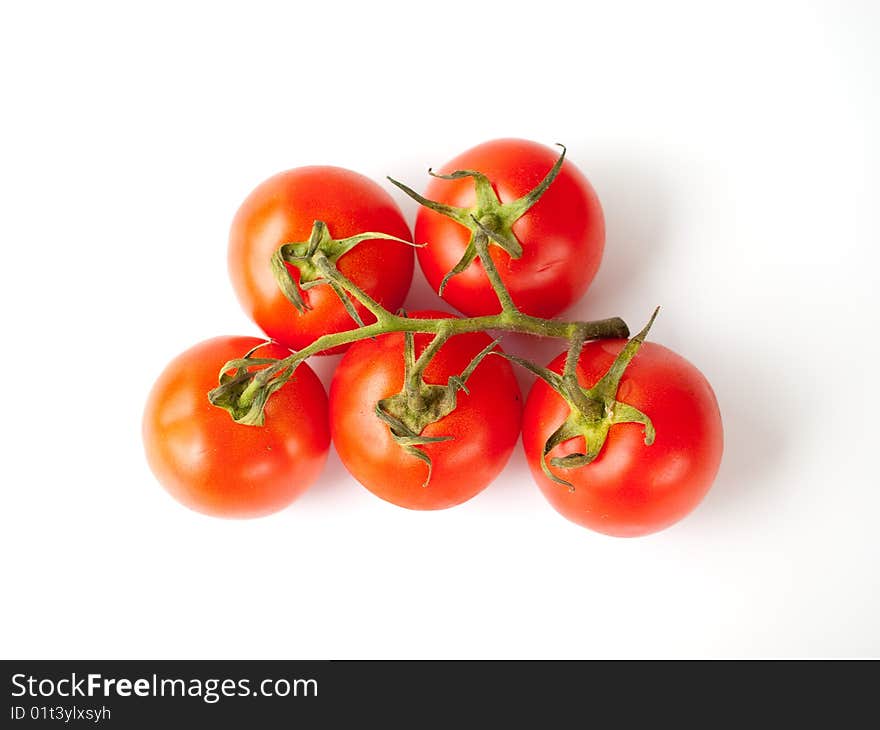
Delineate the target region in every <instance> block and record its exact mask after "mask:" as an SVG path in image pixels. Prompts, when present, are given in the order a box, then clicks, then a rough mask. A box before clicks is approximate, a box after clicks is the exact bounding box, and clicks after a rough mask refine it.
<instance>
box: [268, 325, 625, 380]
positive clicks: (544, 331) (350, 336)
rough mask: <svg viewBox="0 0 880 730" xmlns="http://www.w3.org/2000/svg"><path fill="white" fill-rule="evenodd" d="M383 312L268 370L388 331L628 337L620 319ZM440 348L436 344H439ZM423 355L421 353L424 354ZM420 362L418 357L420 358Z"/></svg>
mask: <svg viewBox="0 0 880 730" xmlns="http://www.w3.org/2000/svg"><path fill="white" fill-rule="evenodd" d="M382 311H383V317H381V318H380V319H379V321H377V322H373V323H372V324H368V325H366V326H364V327H358V328H357V329H353V330H346V331H344V332H335V333H333V334H329V335H323V336H321V337H319V338H318V339H317V340H315V341H314V342H313V343H312V344H311V345H308V346H307V347H304V348H303V349H302V350H299V351H298V352H295V353H293V354H292V355H290V356H289V357H287V358H285V359H284V360H279V361H278V364H277V365H274V366H273V367H272V368H271V370H272V371H273V372H280V371H281V370H283V369H284V368H285V367H289V366H291V365H293V366H296V365H298V364H299V363H301V362H303V361H304V360H306V359H307V358H309V357H311V356H312V355H317V354H318V353H320V352H323V351H324V350H332V349H333V348H335V347H339V346H341V345H348V344H351V343H352V342H359V341H360V340H367V339H370V338H373V337H378V336H379V335H385V334H389V333H391V332H414V333H415V332H420V333H424V334H433V335H437V334H439V333H441V332H443V333H446V338H447V339H448V338H449V337H453V336H454V335H462V334H466V333H468V332H482V331H485V330H501V331H504V332H518V333H520V334H528V335H537V336H538V337H555V338H558V339H564V340H567V339H569V338H571V337H572V336H573V335H574V334H575V332H578V331H582V332H583V336H584V339H586V340H600V339H609V338H624V337H628V336H629V328H628V327H627V326H626V322H624V321H623V320H622V319H621V318H620V317H609V318H608V319H597V320H593V321H588V322H561V321H558V320H553V319H541V318H540V317H532V316H530V315H528V314H523V313H522V312H501V313H500V314H491V315H487V316H483V317H467V318H464V319H445V318H444V319H414V318H410V317H401V316H399V315H396V314H391V313H390V312H388V311H387V310H382ZM440 344H442V343H440ZM438 348H439V345H438ZM423 354H424V353H423ZM420 359H421V358H420Z"/></svg>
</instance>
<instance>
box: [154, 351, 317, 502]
mask: <svg viewBox="0 0 880 730" xmlns="http://www.w3.org/2000/svg"><path fill="white" fill-rule="evenodd" d="M261 342H263V340H259V339H256V338H254V337H215V338H213V339H210V340H205V341H204V342H201V343H199V344H197V345H195V346H194V347H191V348H190V349H188V350H186V351H185V352H183V353H182V354H180V355H178V356H177V357H176V358H175V359H174V360H172V361H171V363H170V364H169V365H168V366H167V367H166V368H165V370H164V371H163V372H162V374H161V375H160V376H159V379H158V380H157V381H156V383H155V385H154V386H153V389H152V391H151V393H150V395H149V398H148V400H147V405H146V409H145V412H144V419H143V439H144V447H145V449H146V454H147V460H148V462H149V464H150V467H151V468H152V470H153V472H154V473H155V475H156V477H157V478H158V480H159V482H160V483H161V484H162V485H163V486H164V487H165V488H166V489H167V490H168V491H169V492H170V493H171V495H172V496H173V497H175V498H176V499H177V500H179V501H180V502H182V503H183V504H185V505H186V506H187V507H190V508H192V509H194V510H196V511H198V512H203V513H205V514H209V515H216V516H220V517H258V516H261V515H266V514H269V513H271V512H276V511H277V510H280V509H283V508H284V507H286V506H287V505H289V504H290V503H291V502H292V501H293V500H294V499H296V498H297V497H298V496H299V495H300V494H302V492H304V491H305V490H306V488H307V487H309V486H310V485H311V484H312V483H313V482H314V481H315V479H317V477H318V474H319V472H320V471H321V469H322V467H323V466H324V462H325V460H326V458H327V451H328V449H329V446H330V430H329V426H328V423H327V396H326V394H325V393H324V387H323V386H322V385H321V381H320V380H318V377H317V376H316V375H315V373H314V371H313V370H312V369H311V368H309V367H308V365H306V364H302V365H300V366H299V367H298V368H297V369H296V371H295V373H294V375H293V377H292V378H291V379H290V380H289V381H288V382H287V383H286V384H285V385H284V386H283V387H282V388H280V389H279V390H278V391H276V392H275V393H274V394H273V395H272V397H271V398H269V401H268V403H267V404H266V408H265V425H264V426H245V425H242V424H239V423H236V422H235V421H233V420H232V418H231V417H230V415H229V414H228V413H227V412H226V411H225V410H223V409H221V408H218V407H215V406H213V405H211V403H210V402H209V401H208V392H209V391H210V390H211V389H212V388H214V387H216V386H217V377H218V374H219V372H220V368H221V367H222V366H223V365H224V363H226V362H228V361H229V360H232V359H235V358H240V357H242V356H243V355H244V354H245V353H246V352H248V350H250V349H252V348H254V347H257V346H258V345H260V343H261ZM289 354H290V353H289V352H288V351H287V350H286V349H284V348H283V347H280V346H278V345H275V344H266V345H264V346H263V347H260V349H259V350H257V351H256V353H255V357H272V358H282V357H286V356H287V355H289Z"/></svg>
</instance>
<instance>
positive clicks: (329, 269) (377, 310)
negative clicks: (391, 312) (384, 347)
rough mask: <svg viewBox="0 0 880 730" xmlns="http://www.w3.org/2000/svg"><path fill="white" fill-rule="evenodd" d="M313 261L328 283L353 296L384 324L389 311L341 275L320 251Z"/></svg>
mask: <svg viewBox="0 0 880 730" xmlns="http://www.w3.org/2000/svg"><path fill="white" fill-rule="evenodd" d="M313 260H314V262H315V267H316V268H317V269H318V271H320V272H321V274H322V275H323V276H324V277H325V278H326V279H327V280H328V281H331V282H333V283H334V284H336V285H337V286H338V287H339V288H340V289H342V290H344V291H347V292H348V293H349V294H351V295H352V296H353V297H354V298H355V299H357V300H358V302H360V303H361V304H362V305H363V306H364V308H365V309H367V310H369V311H370V312H371V313H372V315H373V316H374V317H375V318H376V319H377V320H378V321H379V322H382V321H383V320H384V319H385V318H386V317H387V316H388V310H386V309H385V307H383V306H382V305H381V304H379V302H377V301H376V300H375V299H373V297H371V296H370V295H369V294H367V293H366V292H365V291H364V290H363V289H361V288H360V287H359V286H358V285H357V284H355V283H354V282H353V281H351V279H349V278H347V277H346V276H344V275H342V274H340V273H339V269H337V268H336V267H335V266H334V265H333V264H332V263H331V262H330V260H329V259H328V258H327V256H325V255H324V254H323V253H321V252H320V251H319V252H317V253H316V254H315V255H314V257H313Z"/></svg>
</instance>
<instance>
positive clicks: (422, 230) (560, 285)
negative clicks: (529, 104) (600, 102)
mask: <svg viewBox="0 0 880 730" xmlns="http://www.w3.org/2000/svg"><path fill="white" fill-rule="evenodd" d="M558 156H559V150H558V149H551V148H549V147H545V146H544V145H540V144H537V143H536V142H529V141H527V140H522V139H497V140H493V141H491V142H486V143H484V144H481V145H478V146H477V147H474V148H472V149H470V150H468V151H466V152H464V153H463V154H461V155H459V156H458V157H456V158H455V159H454V160H452V161H450V162H448V163H447V164H445V165H443V167H442V168H440V170H439V172H441V173H451V172H453V171H455V170H462V169H469V170H477V171H479V172H482V173H483V174H485V175H486V176H487V177H488V178H489V180H490V181H491V182H492V184H493V187H494V188H495V192H496V194H497V195H498V197H499V199H500V200H501V202H502V203H510V202H512V201H514V200H516V199H517V198H519V197H521V196H522V195H525V194H526V193H528V192H529V191H530V190H531V189H532V188H534V187H535V186H536V185H537V184H538V183H539V182H541V180H542V179H543V178H544V176H545V175H546V174H547V173H548V172H549V171H550V169H551V168H552V167H553V164H554V163H555V162H556V159H557V157H558ZM425 197H427V198H429V199H431V200H437V201H440V202H442V203H446V204H448V205H454V206H459V207H469V206H472V205H473V204H474V202H475V197H474V183H473V180H472V179H471V178H462V179H459V180H441V179H438V178H433V179H432V180H431V182H430V183H429V184H428V187H427V190H426V191H425ZM513 233H514V235H515V236H516V238H517V240H518V241H519V242H520V244H522V248H523V254H522V256H521V257H520V258H518V259H512V258H511V257H510V256H508V254H507V253H505V252H504V251H502V250H501V249H500V248H498V247H497V246H491V247H490V251H491V256H492V259H493V261H494V262H495V265H496V266H497V268H498V271H499V273H500V275H501V278H502V280H503V281H504V283H505V285H506V286H507V289H508V291H509V292H510V294H511V296H512V298H513V301H514V303H515V304H516V305H517V306H518V307H519V308H520V309H521V310H522V311H523V312H525V313H526V314H531V315H534V316H536V317H553V316H555V315H557V314H559V313H560V312H561V311H562V310H564V309H566V308H567V307H569V306H570V305H572V304H573V303H574V302H576V301H577V300H578V299H580V297H581V296H582V295H583V294H584V292H586V290H587V287H588V286H589V284H590V282H591V281H592V280H593V277H594V276H595V275H596V272H597V271H598V270H599V264H600V262H601V260H602V251H603V249H604V246H605V220H604V217H603V214H602V207H601V205H600V204H599V199H598V197H597V196H596V193H595V191H594V190H593V187H592V186H591V185H590V182H589V181H588V180H587V178H586V177H584V175H583V174H582V173H581V172H580V170H578V169H577V167H575V165H574V164H573V163H572V162H570V161H569V160H568V159H566V161H565V162H564V163H563V165H562V169H561V170H560V172H559V175H558V176H557V177H556V179H555V180H554V181H553V183H552V184H551V185H550V187H549V188H548V189H547V190H546V192H545V193H544V195H543V196H542V197H541V199H540V200H539V201H538V202H537V203H536V204H535V205H534V206H533V207H532V208H531V209H530V210H529V211H528V212H527V213H526V214H525V215H524V216H523V217H522V218H520V219H519V220H518V221H517V222H516V223H515V224H514V225H513ZM469 236H470V232H469V231H468V230H467V229H466V228H464V226H461V225H460V224H458V223H456V222H455V221H453V220H451V219H450V218H447V217H445V216H443V215H441V214H439V213H437V212H435V211H432V210H430V209H428V208H424V207H423V208H420V210H419V213H418V216H417V218H416V225H415V240H416V241H417V242H419V243H425V242H426V243H427V246H426V247H424V248H421V249H419V250H418V258H419V265H420V266H421V267H422V271H424V273H425V277H426V278H427V280H428V282H429V283H430V285H431V286H432V287H433V288H434V291H437V290H438V289H439V286H440V282H441V281H442V279H443V277H444V276H445V275H446V273H447V272H448V271H450V270H451V269H452V268H453V267H454V266H455V264H456V263H457V262H458V260H459V259H460V258H461V256H462V254H463V253H464V251H465V247H466V246H467V242H468V238H469ZM443 298H444V299H445V300H446V301H448V302H449V303H450V304H451V305H452V306H454V307H455V308H456V309H458V310H459V311H461V312H464V313H465V314H467V315H469V316H479V315H486V314H496V313H497V312H499V311H500V306H499V304H498V299H497V297H496V296H495V293H494V291H493V289H492V287H491V285H490V284H489V280H488V279H487V278H486V274H485V272H484V270H483V266H482V264H480V263H479V261H476V262H474V263H473V264H471V266H469V267H468V268H467V269H466V270H465V271H463V272H462V273H461V274H458V275H456V276H454V277H452V278H451V279H450V280H449V281H448V283H447V284H446V288H445V290H444V292H443Z"/></svg>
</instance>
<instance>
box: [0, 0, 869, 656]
mask: <svg viewBox="0 0 880 730" xmlns="http://www.w3.org/2000/svg"><path fill="white" fill-rule="evenodd" d="M877 7H878V6H877V5H876V4H874V3H871V2H868V1H866V2H848V3H837V2H833V3H832V2H828V3H820V2H790V3H784V2H760V3H754V4H753V3H724V4H720V3H718V4H716V3H703V2H692V3H680V2H664V3H651V2H646V3H632V2H630V3H627V2H622V3H607V2H602V3H595V4H587V3H557V2H550V1H548V0H544V2H541V3H515V2H510V1H508V2H466V3H457V2H452V1H451V0H444V2H442V3H416V2H406V3H399V4H392V3H381V2H362V3H352V4H351V5H347V4H341V3H334V2H320V3H278V4H261V3H240V4H237V5H224V4H220V3H214V2H212V3H204V4H197V3H186V4H184V3H167V4H165V3H148V4H147V3H144V4H141V6H140V9H136V7H135V6H134V5H133V4H128V3H125V4H123V3H108V4H106V5H99V4H96V3H56V4H51V3H16V4H12V3H5V4H3V6H2V10H0V75H2V76H0V79H2V87H0V94H2V98H0V104H2V114H0V128H2V135H0V235H2V248H0V256H2V272H3V274H2V287H0V297H2V308H3V337H2V366H3V372H4V377H3V378H2V400H0V402H2V406H3V407H2V421H0V422H2V426H0V428H2V431H3V438H2V442H0V443H2V449H3V469H2V475H3V476H2V483H3V486H2V500H3V501H2V509H0V547H2V554H0V564H2V586H3V589H2V590H3V594H4V598H3V600H2V602H0V611H2V625H0V655H2V656H3V657H5V658H25V657H30V658H45V657H56V658H66V657H70V658H72V657H78V658H98V657H101V658H141V657H156V658H158V657H169V658H170V657H174V658H183V657H186V658H210V657H227V658H342V657H369V658H384V657H418V658H434V657H522V658H525V657H550V658H556V657H572V658H575V657H654V656H662V657H702V656H709V657H717V656H727V657H740V656H757V657H780V656H793V657H802V656H867V655H873V656H876V655H880V626H878V621H877V616H878V614H880V573H878V558H880V539H878V535H880V528H878V522H880V479H878V478H877V474H876V471H877V467H876V465H877V453H878V442H877V438H878V412H880V403H878V384H877V373H878V360H880V348H878V344H877V342H878V340H877V332H878V324H880V323H878V317H877V313H878V311H880V308H878V302H877V295H876V289H877V284H878V274H877V270H878V265H880V257H878V253H877V252H878V245H880V240H878V216H877V205H878V194H880V184H878V169H880V155H878V140H877V132H876V130H877V129H880V105H878V101H877V98H878V96H877V88H876V79H877V74H878V71H880V68H878V65H880V64H878V55H877V51H876V40H877V37H878V30H880V23H878V21H880V14H878V9H877ZM499 136H522V137H527V138H532V139H535V140H538V141H541V142H545V143H547V144H552V143H554V142H557V141H561V142H564V143H566V144H567V145H568V149H569V155H570V159H571V160H572V161H574V162H575V163H576V164H578V165H579V166H580V167H581V168H582V169H583V170H584V171H585V172H586V174H587V175H588V176H589V177H590V179H591V180H592V182H593V184H594V186H595V187H596V189H597V191H598V193H599V196H600V198H601V200H602V203H603V205H604V208H605V212H606V216H607V227H608V241H607V248H606V256H605V259H604V262H603V265H602V269H601V271H600V272H599V275H598V277H597V279H596V281H595V284H594V286H593V287H592V288H591V290H590V292H589V293H588V295H587V296H586V298H585V299H584V300H583V302H582V303H581V304H580V305H579V306H577V307H576V308H575V310H574V311H573V312H571V313H570V314H572V315H573V316H574V315H576V316H582V317H587V318H594V317H604V316H609V315H613V314H620V315H622V316H623V317H625V318H626V319H627V321H628V322H630V324H631V325H633V326H636V325H641V323H642V322H643V321H644V320H645V319H646V318H647V316H648V315H649V313H650V311H651V309H652V308H653V307H654V306H655V305H657V304H660V305H662V306H663V311H662V314H661V317H660V319H659V320H658V321H657V323H656V325H655V327H654V329H653V331H652V333H651V337H652V338H653V339H654V340H656V341H658V342H662V343H664V344H666V345H668V346H670V347H672V348H673V349H676V350H678V351H679V352H681V353H682V354H683V355H684V356H686V357H687V358H689V359H690V360H692V361H693V362H694V363H695V364H696V365H697V366H698V367H700V368H701V369H702V370H703V372H705V374H706V375H707V377H708V378H709V380H710V381H711V382H712V383H713V385H714V387H715V390H716V393H717V395H718V398H719V401H720V404H721V408H722V413H723V416H724V423H725V429H726V450H725V456H724V461H723V464H722V467H721V472H720V474H719V477H718V480H717V482H716V484H715V486H714V488H713V489H712V491H711V493H710V494H709V495H708V497H707V499H706V500H705V502H704V503H703V504H702V505H701V506H700V507H699V508H698V509H697V510H696V511H695V512H694V513H693V514H692V515H691V516H690V517H689V518H687V519H686V520H684V521H683V522H681V523H679V524H678V525H677V526H675V527H673V528H671V529H669V530H667V531H665V532H663V533H660V534H658V535H655V536H652V537H648V538H643V539H636V540H620V539H612V538H608V537H603V536H601V535H598V534H593V533H590V532H588V531H586V530H583V529H581V528H578V527H576V526H574V525H572V524H570V523H568V522H567V521H565V520H564V519H563V518H562V517H560V516H558V515H557V514H556V513H555V512H554V511H553V510H552V509H551V508H550V507H549V506H548V505H547V504H546V503H545V502H544V500H543V498H542V497H541V495H540V494H539V492H538V490H537V488H536V487H535V486H534V485H533V483H532V481H531V479H530V477H529V475H528V473H527V470H526V468H525V464H524V459H523V457H522V455H521V454H519V453H517V454H516V455H515V456H514V458H513V459H512V461H511V463H510V465H509V466H508V468H507V470H506V471H505V472H504V473H503V475H502V476H501V477H500V478H499V480H498V481H497V482H495V483H494V484H493V485H491V486H490V487H489V489H488V490H486V491H485V492H483V493H482V494H481V495H479V496H478V497H477V498H475V499H474V500H473V501H471V502H469V503H467V504H466V505H464V506H461V507H459V508H456V509H453V510H450V511H445V512H440V513H412V512H408V511H405V510H402V509H399V508H395V507H393V506H390V505H388V504H385V503H384V502H381V501H380V500H378V499H376V498H375V497H373V496H371V495H370V494H369V493H368V492H367V491H366V490H364V489H363V488H362V487H361V486H360V485H358V484H357V483H356V482H355V481H354V480H353V479H352V478H351V477H349V476H348V475H347V473H346V472H345V470H344V468H343V467H342V466H341V465H340V463H339V461H338V459H337V458H336V456H335V455H334V454H332V453H331V456H330V460H329V462H328V465H327V468H326V471H325V473H324V475H323V477H322V478H321V480H320V482H319V483H318V484H316V485H315V486H314V487H313V488H312V490H311V491H310V492H308V493H307V494H306V495H305V496H304V497H302V498H301V500H300V501H298V502H297V503H295V504H294V505H293V506H292V507H291V508H290V509H288V510H286V511H284V512H282V513H280V514H277V515H275V516H272V517H269V518H266V519H262V520H257V521H250V522H229V521H222V520H214V519H210V518H206V517H202V516H200V515H197V514H195V513H192V512H190V511H188V510H186V509H184V508H182V507H180V506H179V505H178V504H177V503H175V502H174V501H173V500H172V499H171V498H170V497H168V496H167V495H166V493H165V492H164V491H163V490H162V489H161V488H160V487H159V485H158V484H157V483H156V482H155V480H154V478H153V477H152V475H151V473H150V471H149V469H148V468H147V465H146V463H145V460H144V457H143V454H142V447H141V442H140V418H141V411H142V408H143V404H144V400H145V397H146V394H147V391H148V389H149V387H150V386H151V384H152V382H153V380H154V379H155V377H156V376H157V375H158V373H159V372H160V370H161V369H162V368H163V367H164V365H165V363H166V362H167V361H168V360H169V359H170V358H171V357H172V356H174V355H175V354H177V353H178V352H179V351H181V350H183V349H185V348H186V347H188V346H190V345H191V344H193V343H195V342H197V341H199V340H202V339H204V338H206V337H209V336H213V335H216V334H257V330H256V328H255V326H254V325H252V324H251V323H250V322H249V321H248V320H247V319H246V318H245V316H244V315H243V314H242V312H241V311H240V310H239V307H238V304H237V301H236V299H235V297H234V295H233V293H232V289H231V286H230V284H229V281H228V277H227V272H226V253H225V250H226V236H227V232H228V226H229V223H230V220H231V218H232V215H233V213H234V212H235V209H236V207H237V206H238V204H239V203H240V202H241V200H242V199H243V198H244V197H245V195H246V194H247V193H248V192H249V191H250V190H251V189H252V188H253V187H254V186H255V185H256V184H257V183H258V182H260V181H261V180H262V179H263V178H265V177H267V176H269V175H270V174H272V173H275V172H277V171H279V170H282V169H285V168H289V167H295V166H299V165H304V164H311V163H329V164H337V165H342V166H346V167H350V168H352V169H355V170H358V171H360V172H363V173H365V174H367V175H370V176H371V177H373V178H375V179H378V180H382V179H383V176H384V175H386V174H393V175H394V176H396V177H397V178H399V179H401V180H404V181H408V182H409V183H411V184H413V185H414V186H416V187H421V186H423V185H424V183H425V181H426V176H425V172H426V169H427V167H428V166H429V165H438V164H441V163H443V162H445V161H446V160H447V159H449V158H451V157H453V156H454V155H455V154H457V153H458V152H460V151H462V150H464V149H466V148H467V147H469V146H472V145H474V144H476V143H479V142H482V141H485V140H487V139H491V138H494V137H499ZM383 184H385V183H383ZM385 187H386V189H388V190H389V191H390V192H391V193H392V194H393V195H394V196H395V198H396V199H397V200H399V202H400V204H401V206H402V207H403V209H404V211H405V212H406V214H407V216H408V218H409V220H412V219H413V217H414V214H415V210H414V206H413V205H412V204H410V202H409V201H407V200H405V199H403V196H402V195H400V194H399V193H397V192H396V191H395V190H394V189H393V188H392V187H391V186H390V185H388V184H385ZM433 303H434V298H433V294H431V293H430V292H429V291H428V290H427V288H426V285H425V284H424V282H423V281H422V280H421V278H418V279H417V282H416V285H415V289H414V293H413V295H412V297H411V299H410V305H411V306H412V305H416V306H420V305H421V306H424V305H426V304H433ZM529 347H531V352H533V353H535V354H536V357H537V358H538V359H539V360H546V359H549V358H550V357H551V356H552V355H553V354H555V350H556V349H557V348H558V345H557V344H554V343H538V344H534V343H532V344H531V345H529V344H527V343H526V342H525V341H524V340H521V341H520V340H517V341H516V342H515V343H514V345H513V348H514V349H518V350H519V351H521V352H524V351H526V350H527V348H529ZM332 365H333V362H331V361H328V360H325V361H322V362H321V363H319V364H318V366H317V367H318V370H319V372H320V374H321V375H322V377H323V378H324V380H325V382H329V377H330V375H331V373H332ZM523 384H524V385H528V383H527V381H526V380H525V379H523Z"/></svg>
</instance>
